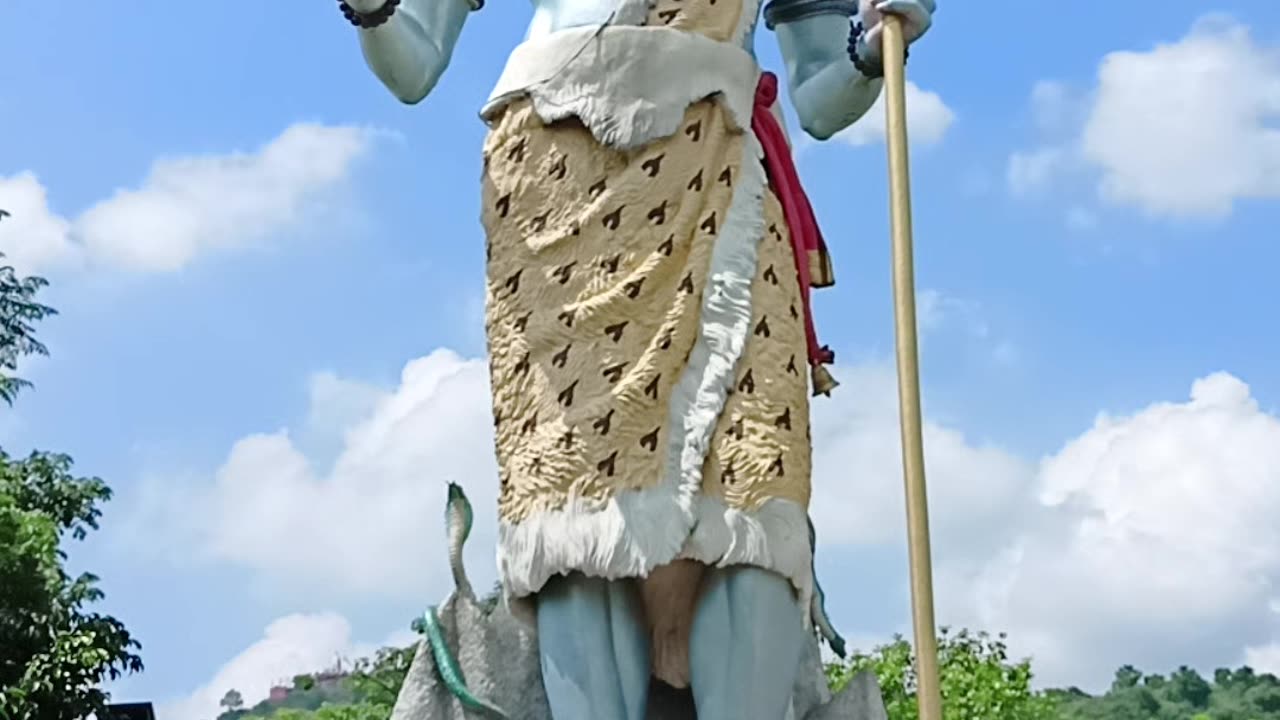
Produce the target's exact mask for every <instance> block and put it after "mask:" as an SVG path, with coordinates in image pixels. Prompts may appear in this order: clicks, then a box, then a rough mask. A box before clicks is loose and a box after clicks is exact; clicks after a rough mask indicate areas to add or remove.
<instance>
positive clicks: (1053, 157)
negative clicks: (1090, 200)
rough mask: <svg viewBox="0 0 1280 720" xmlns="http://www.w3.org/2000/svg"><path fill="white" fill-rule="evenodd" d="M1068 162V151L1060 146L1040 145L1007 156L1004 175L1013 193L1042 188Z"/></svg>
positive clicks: (1019, 193)
mask: <svg viewBox="0 0 1280 720" xmlns="http://www.w3.org/2000/svg"><path fill="white" fill-rule="evenodd" d="M1068 162H1069V153H1068V152H1067V151H1066V150H1065V149H1064V148H1060V147H1042V148H1037V149H1035V150H1028V151H1020V152H1015V153H1013V154H1012V155H1010V156H1009V169H1008V171H1007V172H1006V177H1007V180H1008V183H1009V189H1010V190H1012V191H1013V193H1014V194H1015V195H1025V194H1027V193H1031V192H1035V191H1038V190H1042V189H1044V188H1045V187H1046V186H1047V185H1048V184H1049V182H1050V181H1051V180H1052V179H1054V177H1055V176H1056V175H1057V174H1058V173H1059V172H1061V170H1062V168H1064V167H1065V166H1066V165H1067V163H1068Z"/></svg>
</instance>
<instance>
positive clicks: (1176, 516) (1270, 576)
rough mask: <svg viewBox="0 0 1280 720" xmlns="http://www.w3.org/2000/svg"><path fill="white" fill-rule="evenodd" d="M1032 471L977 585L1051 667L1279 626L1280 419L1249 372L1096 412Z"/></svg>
mask: <svg viewBox="0 0 1280 720" xmlns="http://www.w3.org/2000/svg"><path fill="white" fill-rule="evenodd" d="M1036 486H1037V492H1038V498H1037V501H1036V502H1035V503H1034V504H1033V505H1031V506H1029V507H1028V508H1027V509H1026V512H1025V514H1024V515H1023V516H1022V517H1021V518H1019V519H1018V521H1017V524H1018V527H1019V529H1018V531H1017V532H1016V534H1015V535H1014V537H1013V539H1012V541H1011V542H1009V543H1008V544H1007V545H1006V547H1005V549H1004V551H1003V552H1002V553H1000V554H999V555H998V556H997V557H996V558H995V559H993V560H992V561H991V562H990V563H989V564H988V566H987V567H986V569H985V570H984V572H983V573H982V575H981V576H980V578H979V581H978V583H977V585H976V587H975V588H974V589H973V590H972V600H973V602H974V604H975V611H976V615H977V617H979V618H980V621H981V622H982V623H983V624H985V625H987V626H994V627H998V628H1000V629H1007V630H1008V631H1009V632H1010V636H1011V638H1012V639H1013V641H1014V642H1015V643H1016V644H1017V646H1018V649H1019V650H1021V651H1025V652H1030V653H1032V654H1033V655H1034V656H1035V657H1036V665H1037V667H1038V668H1039V671H1040V674H1041V677H1042V678H1043V679H1044V680H1045V681H1046V682H1048V683H1051V684H1053V683H1075V684H1081V685H1086V686H1088V685H1092V686H1093V687H1095V688H1096V687H1098V686H1100V685H1103V684H1105V681H1106V680H1107V679H1108V677H1109V675H1110V673H1111V672H1112V670H1113V669H1114V668H1115V667H1118V666H1119V665H1120V664H1122V663H1133V664H1136V665H1139V666H1147V667H1153V666H1154V667H1153V669H1165V670H1167V669H1169V668H1171V667H1173V666H1175V665H1177V664H1181V663H1187V662H1190V663H1193V664H1195V663H1205V664H1209V663H1215V662H1217V663H1221V664H1227V663H1230V662H1233V661H1234V660H1236V659H1237V658H1238V657H1239V653H1240V652H1242V650H1243V649H1244V648H1245V647H1246V646H1249V645H1253V644H1256V643H1257V642H1258V641H1259V640H1260V639H1262V638H1266V637H1267V635H1268V634H1269V633H1270V632H1271V631H1272V629H1273V627H1274V623H1273V617H1272V616H1273V613H1272V612H1271V610H1270V606H1271V604H1272V603H1274V602H1275V600H1276V591H1275V587H1276V586H1277V584H1280V525H1277V524H1276V522H1275V518H1276V517H1280V419H1277V418H1276V417H1275V416H1273V415H1270V414H1267V413H1265V412H1264V411H1262V410H1261V409H1260V408H1259V407H1258V404H1257V402H1256V401H1255V400H1254V399H1253V398H1252V397H1251V395H1250V391H1249V388H1248V386H1247V385H1245V384H1244V383H1243V382H1241V381H1240V380H1238V379H1237V378H1235V377H1233V376H1231V375H1227V374H1224V373H1218V374H1213V375H1209V376H1207V377H1204V378H1201V379H1200V380H1197V381H1196V382H1195V383H1194V385H1193V386H1192V388H1191V395H1190V399H1189V400H1188V401H1187V402H1183V403H1156V404H1153V405H1151V406H1149V407H1147V408H1145V409H1143V410H1141V411H1140V412H1137V413H1135V414H1134V415H1132V416H1127V417H1112V416H1110V415H1105V414H1104V415H1101V416H1099V417H1098V419H1097V421H1096V422H1095V423H1094V425H1093V427H1092V428H1090V429H1089V430H1088V431H1086V432H1085V433H1084V434H1082V435H1080V436H1079V437H1077V438H1074V439H1072V440H1071V441H1069V442H1067V443H1066V444H1065V445H1064V446H1063V448H1062V449H1061V450H1060V451H1059V452H1057V453H1056V454H1055V455H1053V456H1051V457H1048V458H1045V459H1044V460H1043V461H1042V462H1041V464H1040V468H1039V471H1038V473H1037V480H1036ZM958 590H959V588H958V587H954V588H951V591H952V592H955V591H958ZM1205 638H1211V640H1206V639H1205ZM1256 652H1258V653H1264V654H1260V655H1258V657H1265V652H1267V651H1266V650H1258V651H1256Z"/></svg>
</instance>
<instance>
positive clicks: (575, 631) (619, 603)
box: [538, 573, 649, 720]
mask: <svg viewBox="0 0 1280 720" xmlns="http://www.w3.org/2000/svg"><path fill="white" fill-rule="evenodd" d="M646 631H647V628H646V624H645V620H644V608H643V606H642V605H641V599H640V594H639V591H638V589H637V588H636V584H635V582H634V581H629V580H622V581H612V582H611V581H608V580H603V579H600V578H589V577H586V576H583V575H580V574H577V573H575V574H573V575H569V576H559V577H556V578H553V579H552V580H551V581H549V582H548V583H547V584H546V586H545V587H543V589H542V591H541V592H539V593H538V648H539V653H540V655H541V660H542V682H543V685H544V686H545V687H546V690H547V699H548V701H550V704H551V716H552V717H553V718H554V720H604V719H605V718H608V719H609V720H614V719H615V718H616V720H643V718H644V713H645V704H646V700H647V695H648V692H649V641H648V637H647V632H646Z"/></svg>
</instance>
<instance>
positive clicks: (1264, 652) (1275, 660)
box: [1244, 642, 1280, 675]
mask: <svg viewBox="0 0 1280 720" xmlns="http://www.w3.org/2000/svg"><path fill="white" fill-rule="evenodd" d="M1244 664H1245V665H1248V666H1249V667H1251V668H1253V669H1254V670H1257V671H1258V672H1269V673H1271V674H1273V675H1280V642H1276V643H1271V644H1269V645H1255V646H1252V647H1248V648H1245V651H1244Z"/></svg>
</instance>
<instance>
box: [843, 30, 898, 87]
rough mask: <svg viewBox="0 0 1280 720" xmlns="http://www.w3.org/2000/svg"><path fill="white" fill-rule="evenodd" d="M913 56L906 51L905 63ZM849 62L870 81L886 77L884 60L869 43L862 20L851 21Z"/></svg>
mask: <svg viewBox="0 0 1280 720" xmlns="http://www.w3.org/2000/svg"><path fill="white" fill-rule="evenodd" d="M910 55H911V51H910V50H909V49H905V50H904V54H903V57H902V60H903V62H906V60H907V58H908V57H909V56H910ZM849 60H850V61H852V62H853V66H854V67H855V68H856V69H857V70H858V72H859V73H861V74H862V76H863V77H865V78H867V79H869V80H875V79H878V78H882V77H884V58H883V57H882V56H881V54H880V53H879V52H878V51H876V50H875V49H873V48H872V47H871V46H870V45H869V44H868V43H867V30H866V28H865V27H863V25H862V21H861V20H857V19H853V20H850V21H849Z"/></svg>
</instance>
